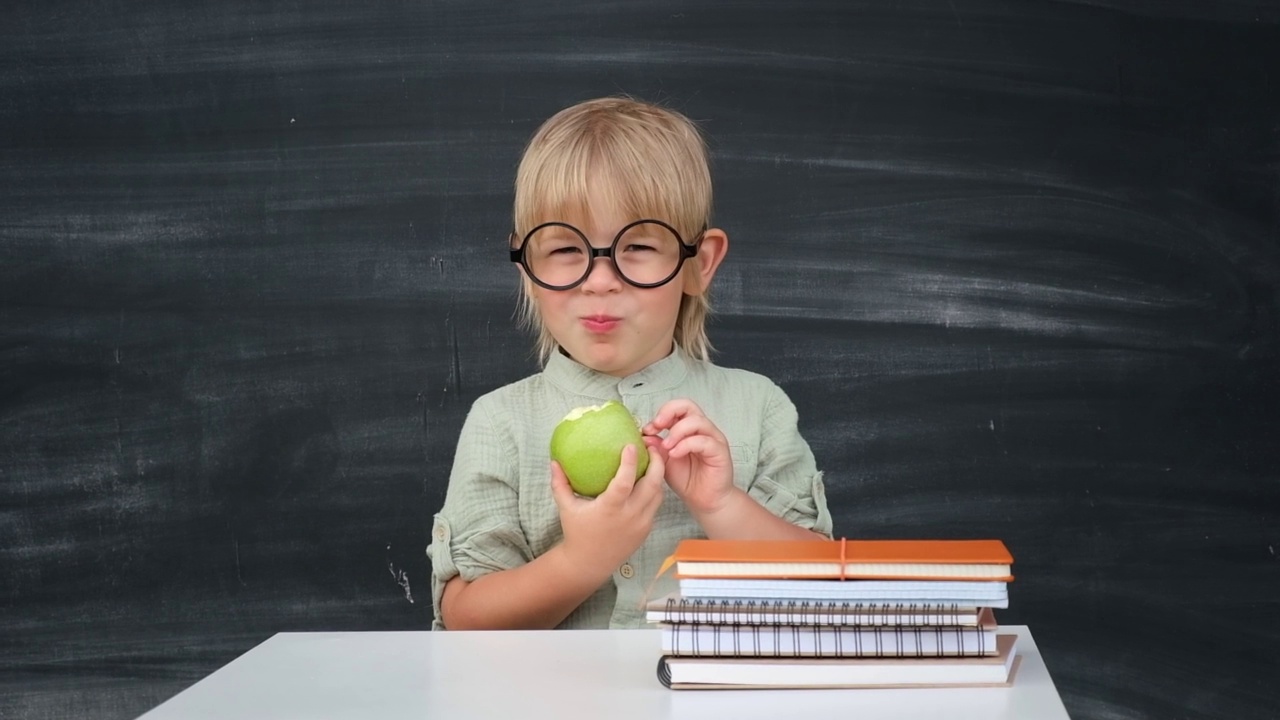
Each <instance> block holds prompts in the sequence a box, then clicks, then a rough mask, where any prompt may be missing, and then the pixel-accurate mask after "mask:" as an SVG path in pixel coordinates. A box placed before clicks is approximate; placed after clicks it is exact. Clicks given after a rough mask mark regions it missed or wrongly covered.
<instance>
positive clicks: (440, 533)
mask: <svg viewBox="0 0 1280 720" xmlns="http://www.w3.org/2000/svg"><path fill="white" fill-rule="evenodd" d="M434 535H435V536H436V540H439V541H441V542H444V528H442V527H438V528H436V531H435V533H434Z"/></svg>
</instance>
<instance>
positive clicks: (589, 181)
mask: <svg viewBox="0 0 1280 720" xmlns="http://www.w3.org/2000/svg"><path fill="white" fill-rule="evenodd" d="M588 190H594V191H595V195H596V197H603V199H604V201H605V202H607V203H608V204H609V205H611V206H612V208H613V209H616V210H618V211H620V212H622V213H624V214H626V215H627V216H629V217H630V218H631V219H636V220H638V219H641V218H653V219H658V220H664V221H666V222H668V223H670V224H671V225H672V226H673V227H674V228H675V229H676V230H677V231H678V232H679V233H680V236H681V237H682V238H684V240H685V242H692V241H693V239H694V238H696V237H697V236H698V234H699V233H700V232H701V231H702V230H704V229H705V228H707V227H709V226H710V223H711V169H710V167H709V163H708V161H707V147H706V142H705V141H704V140H703V138H702V134H701V133H700V132H699V131H698V128H697V126H696V125H694V124H693V122H692V121H691V120H689V119H688V118H687V117H685V116H684V115H682V114H680V113H678V112H676V111H674V110H670V109H667V108H664V107H660V106H658V105H654V104H652V103H646V102H641V101H639V100H634V99H631V98H626V97H611V98H599V99H596V100H588V101H586V102H582V103H579V104H577V105H573V106H571V107H568V108H565V109H564V110H561V111H560V112H558V113H556V114H555V115H553V116H551V117H550V118H549V119H548V120H547V121H546V122H545V123H543V124H542V127H540V128H538V130H537V132H536V133H534V135H533V138H532V139H530V141H529V145H528V147H527V148H525V152H524V157H522V158H521V160H520V167H519V169H518V170H517V171H516V184H515V218H514V219H515V234H514V238H515V241H516V242H518V241H519V238H523V237H524V236H525V234H526V233H528V232H529V231H530V230H532V229H533V228H534V227H536V226H537V225H539V224H541V223H544V222H550V221H554V220H559V221H564V220H565V219H566V218H569V217H576V218H582V219H584V220H586V221H588V222H590V220H591V208H590V207H588V204H589V203H588V202H587V198H588V197H589V193H588ZM685 267H686V268H690V267H691V269H690V270H689V271H690V272H695V273H696V272H698V269H699V262H698V258H697V257H693V258H690V259H689V260H687V261H686V263H685ZM679 281H680V279H679V277H677V278H676V279H675V280H673V281H672V282H679ZM710 311H711V306H710V303H709V302H708V300H707V292H706V290H705V289H704V290H703V291H702V292H701V293H699V294H698V295H687V294H686V295H684V296H683V297H681V299H680V310H679V315H678V317H677V319H676V328H675V340H676V342H677V343H679V344H680V346H681V347H683V348H684V349H685V350H686V351H687V352H688V353H689V354H690V355H692V356H693V357H696V358H699V359H701V360H704V361H705V360H710V355H711V350H712V347H711V342H710V340H709V339H708V338H707V331H706V321H707V315H708V314H709V313H710ZM517 315H518V317H519V319H520V321H521V324H522V325H524V326H525V327H526V328H528V329H530V330H531V331H533V332H534V333H535V334H536V335H537V348H536V352H537V356H538V360H539V362H540V363H541V364H543V365H545V364H546V363H547V360H549V359H550V358H551V355H552V353H554V352H555V351H556V348H557V344H556V341H555V338H553V337H551V333H550V332H548V331H547V327H546V324H545V323H543V321H542V317H541V315H540V314H539V313H538V307H537V304H536V303H534V302H533V298H532V295H531V291H530V282H529V280H528V279H527V278H525V279H524V282H523V285H522V289H521V292H520V301H519V306H518V308H517Z"/></svg>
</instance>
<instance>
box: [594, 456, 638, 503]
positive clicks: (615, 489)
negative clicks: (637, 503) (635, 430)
mask: <svg viewBox="0 0 1280 720" xmlns="http://www.w3.org/2000/svg"><path fill="white" fill-rule="evenodd" d="M636 457H637V455H636V446H635V445H632V444H630V443H628V444H627V445H626V447H624V448H622V459H621V462H620V463H619V464H618V472H616V473H614V476H613V480H611V481H610V482H609V487H607V488H605V489H604V492H602V493H600V497H601V498H609V499H614V498H618V499H626V497H627V496H628V495H630V494H631V488H632V487H634V486H635V484H636V462H637V461H636Z"/></svg>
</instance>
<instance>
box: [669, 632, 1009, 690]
mask: <svg viewBox="0 0 1280 720" xmlns="http://www.w3.org/2000/svg"><path fill="white" fill-rule="evenodd" d="M1017 639H1018V636H1017V635H1013V634H1006V635H997V636H996V653H995V654H994V655H984V656H982V657H966V658H954V657H952V658H748V657H673V656H670V655H663V656H662V657H660V658H659V659H658V667H657V673H658V681H659V682H661V683H662V684H663V685H665V686H666V687H668V688H671V689H672V690H749V689H788V688H926V687H930V688H936V687H982V686H993V687H1007V686H1009V685H1011V684H1012V683H1013V678H1014V675H1015V674H1016V673H1017V667H1018V661H1019V660H1020V659H1021V658H1019V657H1018V653H1017V647H1016V644H1017Z"/></svg>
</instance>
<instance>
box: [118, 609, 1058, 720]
mask: <svg viewBox="0 0 1280 720" xmlns="http://www.w3.org/2000/svg"><path fill="white" fill-rule="evenodd" d="M1001 629H1002V630H1005V631H1009V630H1013V631H1016V632H1017V633H1018V634H1019V636H1020V637H1019V639H1018V652H1019V654H1020V655H1021V656H1022V664H1021V666H1020V667H1019V668H1018V671H1017V675H1016V676H1015V678H1014V684H1013V686H1012V687H1009V688H955V689H928V690H771V691H767V690H711V691H698V690H681V691H674V690H668V689H666V688H664V687H663V686H662V685H661V684H659V683H658V679H657V674H656V668H657V663H658V657H659V656H660V655H661V651H660V646H661V633H660V632H659V631H658V630H656V629H645V630H561V631H523V632H441V633H432V632H366V633H356V632H350V633H280V634H278V635H276V636H274V637H272V638H271V639H269V640H267V641H266V642H264V643H262V644H261V645H259V646H257V647H255V648H253V649H252V650H250V651H249V652H247V653H245V654H244V655H241V656H240V657H239V658H237V659H235V660H234V661H232V662H231V663H228V664H227V665H226V666H225V667H223V668H222V669H220V670H218V671H216V672H214V673H213V674H212V675H210V676H209V677H207V678H205V679H203V680H201V681H200V682H198V683H196V684H195V685H193V686H191V687H190V688H188V689H186V690H184V691H183V692H181V693H179V694H178V695H176V696H175V697H173V698H171V699H170V700H168V701H167V702H165V703H164V704H162V705H160V706H159V707H157V708H156V709H154V710H152V711H151V712H149V713H147V714H146V715H143V718H145V720H176V719H177V718H182V719H183V720H197V719H199V718H217V719H218V720H224V719H225V718H246V719H247V718H263V719H264V720H292V719H294V718H308V719H327V720H356V719H357V718H358V719H359V720H366V719H369V720H374V719H377V720H396V719H399V718H404V719H405V720H455V719H457V720H468V719H470V718H500V719H501V718H511V719H513V720H515V719H518V720H540V719H541V718H557V720H559V719H562V718H592V719H593V720H594V719H596V718H609V720H630V719H631V718H643V719H644V720H653V719H654V718H697V719H698V720H707V719H708V718H734V719H735V720H747V719H749V718H762V719H767V720H779V719H780V718H785V717H809V718H838V717H839V718H843V717H851V718H859V720H871V719H872V718H929V719H932V718H949V719H950V720H964V719H966V718H975V719H976V718H982V720H1000V719H1004V718H1010V719H1012V718H1019V720H1024V719H1026V718H1045V719H1046V720H1047V719H1050V718H1053V719H1057V718H1066V717H1067V713H1066V710H1065V708H1063V706H1062V701H1061V699H1059V697H1058V692H1057V690H1056V689H1055V688H1054V686H1053V681H1052V680H1051V679H1050V677H1049V672H1048V670H1047V669H1045V665H1044V661H1043V660H1042V659H1041V657H1040V652H1039V650H1038V649H1037V648H1036V645H1035V641H1034V640H1033V639H1032V637H1031V633H1030V632H1029V631H1028V630H1027V628H1026V627H1025V626H1008V627H1002V628H1001Z"/></svg>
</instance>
